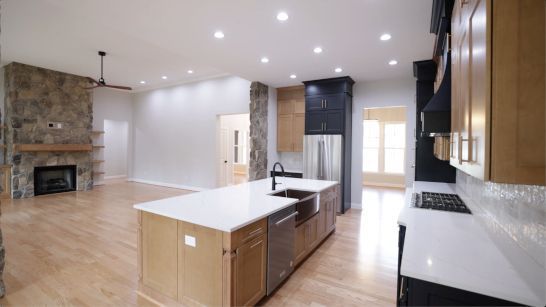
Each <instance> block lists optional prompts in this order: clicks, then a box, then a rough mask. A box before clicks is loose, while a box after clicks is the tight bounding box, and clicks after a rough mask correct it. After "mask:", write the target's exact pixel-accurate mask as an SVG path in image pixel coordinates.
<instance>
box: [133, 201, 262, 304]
mask: <svg viewBox="0 0 546 307" xmlns="http://www.w3.org/2000/svg"><path fill="white" fill-rule="evenodd" d="M138 223H139V232H138V269H139V270H138V272H139V280H140V284H139V290H138V292H139V293H143V294H145V297H151V298H153V299H154V300H156V301H159V302H161V303H162V304H165V305H177V304H182V305H196V304H197V305H208V306H252V305H255V304H256V303H258V301H259V300H260V299H262V298H263V297H264V296H265V294H266V275H267V219H266V218H265V219H262V220H260V221H257V222H255V223H252V224H250V225H248V226H245V227H243V228H241V229H239V230H237V231H235V232H231V233H228V232H223V231H219V230H215V229H212V228H208V227H204V226H199V225H195V224H190V223H186V222H182V221H177V220H174V219H171V218H167V217H163V216H160V215H156V214H152V213H147V212H139V220H138Z"/></svg>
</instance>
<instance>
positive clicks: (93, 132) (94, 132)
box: [91, 130, 104, 134]
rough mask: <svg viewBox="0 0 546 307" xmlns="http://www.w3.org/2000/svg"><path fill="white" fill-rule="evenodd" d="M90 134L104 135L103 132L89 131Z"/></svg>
mask: <svg viewBox="0 0 546 307" xmlns="http://www.w3.org/2000/svg"><path fill="white" fill-rule="evenodd" d="M91 134H104V131H99V130H93V131H91Z"/></svg>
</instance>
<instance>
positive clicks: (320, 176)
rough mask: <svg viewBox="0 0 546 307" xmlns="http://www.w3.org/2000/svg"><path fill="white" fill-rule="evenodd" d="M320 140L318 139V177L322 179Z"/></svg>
mask: <svg viewBox="0 0 546 307" xmlns="http://www.w3.org/2000/svg"><path fill="white" fill-rule="evenodd" d="M322 160H323V157H322V140H319V141H318V179H322Z"/></svg>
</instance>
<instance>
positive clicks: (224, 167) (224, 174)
mask: <svg viewBox="0 0 546 307" xmlns="http://www.w3.org/2000/svg"><path fill="white" fill-rule="evenodd" d="M230 144H231V142H230V134H229V130H228V129H221V130H220V161H219V163H220V186H227V185H230V184H233V160H232V159H231V158H230V156H231V155H230V153H231V150H230V149H231V148H232V146H230Z"/></svg>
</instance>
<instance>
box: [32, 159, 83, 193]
mask: <svg viewBox="0 0 546 307" xmlns="http://www.w3.org/2000/svg"><path fill="white" fill-rule="evenodd" d="M76 188H77V182H76V165H57V166H37V167H35V168H34V195H43V194H52V193H61V192H69V191H76Z"/></svg>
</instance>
